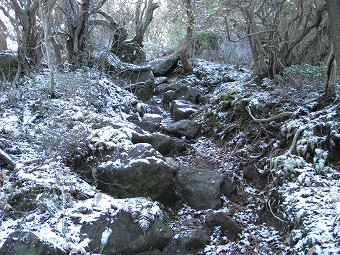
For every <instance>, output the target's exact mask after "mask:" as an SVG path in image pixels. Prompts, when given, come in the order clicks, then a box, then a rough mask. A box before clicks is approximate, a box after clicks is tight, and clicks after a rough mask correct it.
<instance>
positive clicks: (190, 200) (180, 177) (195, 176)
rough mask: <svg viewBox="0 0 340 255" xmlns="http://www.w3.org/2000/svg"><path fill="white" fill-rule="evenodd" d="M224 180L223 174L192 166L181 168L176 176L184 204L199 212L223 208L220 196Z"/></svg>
mask: <svg viewBox="0 0 340 255" xmlns="http://www.w3.org/2000/svg"><path fill="white" fill-rule="evenodd" d="M224 179H225V176H224V175H223V174H221V173H216V172H213V171H209V170H206V169H200V168H196V167H191V166H180V168H179V171H178V174H177V176H176V180H177V183H178V186H179V188H180V191H181V196H182V200H183V202H185V203H187V204H188V205H189V206H191V207H192V208H194V209H197V210H205V209H218V208H220V207H221V206H222V201H221V198H220V196H221V186H222V185H223V183H224Z"/></svg>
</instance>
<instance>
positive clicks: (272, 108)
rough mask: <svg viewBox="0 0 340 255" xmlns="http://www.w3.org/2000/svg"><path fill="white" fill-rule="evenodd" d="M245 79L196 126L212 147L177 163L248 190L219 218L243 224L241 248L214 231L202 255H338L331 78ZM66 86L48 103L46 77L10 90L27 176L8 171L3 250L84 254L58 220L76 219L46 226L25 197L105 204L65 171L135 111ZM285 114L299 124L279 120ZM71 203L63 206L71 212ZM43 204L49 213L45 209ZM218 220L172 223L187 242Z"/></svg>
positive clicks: (90, 84)
mask: <svg viewBox="0 0 340 255" xmlns="http://www.w3.org/2000/svg"><path fill="white" fill-rule="evenodd" d="M196 68H198V69H199V68H201V69H202V68H203V69H204V70H205V72H206V73H210V75H211V77H212V76H218V75H220V74H219V73H218V70H220V68H221V66H219V65H216V64H213V63H208V62H207V63H206V62H204V64H202V63H201V65H198V67H196ZM244 72H245V71H244V70H243V69H240V76H239V77H242V78H240V79H238V80H236V81H234V82H221V83H218V84H215V85H214V86H212V87H210V88H209V91H210V92H209V94H208V97H209V103H208V104H207V105H206V107H205V108H204V109H203V110H202V111H200V112H199V113H198V114H196V115H195V117H194V120H196V121H197V122H199V123H200V124H201V126H202V131H201V133H202V135H201V136H200V137H198V138H197V139H194V140H191V141H190V143H189V146H188V149H187V150H186V152H185V153H183V154H182V155H178V156H176V158H175V160H176V162H178V163H183V164H187V165H195V166H202V165H203V166H207V167H209V168H214V169H215V170H216V171H219V172H223V173H227V174H228V175H229V176H230V178H231V179H232V180H233V181H234V183H235V184H236V186H237V191H236V193H235V194H233V195H232V196H230V197H222V199H223V207H222V208H221V209H220V210H219V211H223V212H226V213H228V215H230V216H231V217H232V219H233V220H235V221H236V222H237V223H239V224H240V226H241V227H242V234H241V236H240V238H239V240H238V241H230V240H228V239H227V238H226V237H224V236H223V235H222V234H221V230H220V229H219V228H215V229H214V233H213V235H212V236H211V242H210V244H209V245H207V246H206V247H205V248H204V249H202V250H200V251H197V252H195V253H194V254H211V255H212V254H273V255H274V254H308V255H312V254H319V255H321V254H339V253H340V240H339V238H340V216H339V215H340V192H339V191H340V155H339V154H340V152H339V151H340V124H339V120H340V111H339V101H333V102H328V103H327V102H320V95H321V94H322V81H323V78H322V75H321V73H322V70H321V71H320V69H318V68H315V67H311V66H300V67H292V68H291V69H289V70H288V71H287V73H286V74H285V75H286V76H282V77H281V78H280V79H276V80H275V81H271V80H269V79H265V80H263V81H262V83H261V84H257V83H256V82H255V81H254V80H253V79H252V78H251V77H250V75H248V74H244ZM211 77H210V78H211ZM59 78H60V82H57V87H56V94H57V95H58V98H57V99H48V98H47V96H46V95H47V90H46V84H47V82H48V77H47V75H46V74H45V73H40V74H36V75H35V76H34V79H27V80H22V81H21V84H20V86H18V87H17V88H14V87H11V86H12V85H10V84H9V85H8V87H6V88H5V87H3V88H1V90H2V91H1V95H0V103H1V108H0V148H2V149H3V150H5V152H6V153H7V154H8V155H10V156H11V157H12V158H13V160H14V161H15V162H16V164H18V165H17V167H18V168H19V169H21V170H19V171H17V172H14V171H12V170H10V169H8V168H6V167H5V165H4V164H2V165H1V171H2V177H1V178H0V182H1V187H0V202H1V206H2V207H0V212H1V214H0V217H1V218H0V220H1V225H0V232H1V234H0V246H1V245H2V244H3V243H4V241H5V240H6V237H7V236H8V235H9V234H11V233H12V232H14V231H15V230H17V229H18V228H21V229H25V230H30V231H33V232H34V233H37V235H40V236H41V238H43V239H44V240H45V241H47V242H49V243H52V244H54V246H56V247H59V248H61V249H63V250H70V249H72V248H75V247H77V245H79V242H80V239H79V233H78V232H79V229H77V226H67V228H68V229H67V230H65V229H64V227H65V226H63V224H62V223H61V222H59V221H58V220H57V218H58V217H59V216H60V215H59V214H67V213H72V210H73V209H72V208H70V207H67V210H65V208H66V207H63V206H59V207H55V208H54V209H55V211H54V212H53V213H49V214H47V215H46V214H41V213H40V212H41V211H40V210H33V211H32V210H31V208H29V209H27V208H26V209H27V210H26V209H25V210H26V211H25V210H24V209H22V207H20V208H21V209H20V210H22V211H19V210H17V209H16V206H17V205H16V204H15V203H12V202H13V201H15V198H19V197H21V196H20V195H18V194H22V193H24V192H25V190H26V191H27V190H32V189H34V188H35V189H47V190H51V189H52V188H53V187H55V188H56V189H58V190H60V189H62V190H63V191H65V193H68V192H70V193H74V191H75V190H76V191H77V192H76V193H82V194H84V195H85V196H87V197H88V198H89V199H92V200H94V199H96V194H97V193H98V190H97V189H96V187H93V186H91V185H89V184H88V183H86V182H85V181H84V180H82V179H81V178H79V176H78V175H76V174H75V173H73V172H72V171H70V168H68V167H67V166H66V165H65V164H64V163H63V162H64V159H65V158H67V157H69V156H70V155H72V156H74V155H81V153H82V151H83V150H85V147H86V146H88V144H89V143H91V142H88V141H91V139H92V140H95V141H96V142H107V140H106V138H105V134H104V133H103V134H99V133H98V131H96V132H97V133H96V134H95V130H94V129H93V126H95V125H96V123H99V122H100V121H106V120H107V119H108V118H110V119H111V120H112V119H113V120H114V121H115V122H116V123H121V124H122V125H124V123H125V122H126V118H127V117H128V116H129V114H131V102H132V101H133V100H136V99H135V98H134V97H133V95H131V94H130V93H128V92H126V91H124V90H122V89H120V88H118V87H115V86H113V85H112V84H111V82H110V80H109V79H107V78H105V77H104V76H102V75H100V74H98V73H92V72H90V71H89V72H78V73H72V74H70V73H69V74H66V75H61V76H60V77H59ZM182 78H183V77H182ZM208 78H209V77H208ZM176 79H177V78H176ZM184 79H185V78H184ZM94 84H96V85H94ZM103 102H105V104H103ZM247 107H248V108H247ZM282 112H289V113H290V114H288V115H287V116H284V117H283V118H277V119H275V120H270V118H271V117H272V116H275V115H278V114H280V113H282ZM250 114H253V115H254V116H255V117H254V116H251V115H250ZM252 117H253V118H252ZM260 120H261V121H260ZM262 120H263V121H262ZM77 121H79V122H81V124H79V123H78V122H77ZM77 123H78V124H79V125H78V124H77ZM70 125H71V126H72V130H71V131H70V129H69V127H68V126H70ZM124 135H125V134H124V132H120V131H119V132H118V131H117V133H116V134H115V137H114V138H112V137H111V138H110V139H111V140H112V139H116V140H115V142H116V144H119V146H124V142H125V140H124V139H121V138H122V137H124ZM125 136H126V135H125ZM65 137H67V138H68V139H67V141H66V140H65ZM85 141H86V142H85ZM92 142H93V141H92ZM126 142H129V141H126ZM75 152H76V153H75ZM249 169H251V174H250V172H249V171H250V170H249ZM61 172H62V173H63V175H62V176H60V173H61ZM58 176H59V177H58ZM32 199H33V200H36V199H39V198H37V197H34V196H33V198H32ZM73 199H75V198H73ZM51 200H52V199H51ZM60 200H61V202H60V204H61V205H62V204H63V203H66V202H67V199H64V200H63V199H62V198H60ZM41 201H42V202H41V204H42V206H45V207H46V206H47V207H49V208H50V206H51V205H46V204H44V203H45V202H44V201H46V199H42V200H41ZM102 201H105V199H103V200H102ZM81 203H84V204H85V201H74V204H75V205H74V207H80V206H81ZM117 203H119V202H117ZM43 204H44V205H43ZM101 206H102V208H101V210H102V211H105V210H106V209H105V206H104V205H101ZM26 207H30V205H29V204H28V205H27V204H26ZM52 207H53V206H52ZM211 211H212V210H203V211H199V210H195V209H192V208H190V207H189V206H187V205H183V207H181V208H178V209H176V210H173V211H172V212H173V214H172V215H171V217H172V219H171V221H170V223H169V224H170V226H171V227H172V229H173V230H174V232H175V234H179V233H181V232H183V231H187V230H190V229H192V228H196V227H199V226H203V225H204V224H205V223H204V222H205V221H204V220H205V216H206V215H207V213H209V212H211ZM58 215H59V216H58ZM77 231H78V232H77ZM39 232H40V234H39Z"/></svg>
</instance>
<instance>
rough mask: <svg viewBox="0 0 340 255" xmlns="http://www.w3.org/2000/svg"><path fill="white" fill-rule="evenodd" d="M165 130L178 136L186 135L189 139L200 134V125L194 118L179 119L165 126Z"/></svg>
mask: <svg viewBox="0 0 340 255" xmlns="http://www.w3.org/2000/svg"><path fill="white" fill-rule="evenodd" d="M163 128H164V130H165V131H166V132H168V133H170V134H173V135H175V136H177V137H183V136H185V137H186V138H187V139H193V138H195V137H196V135H197V134H198V131H199V130H200V126H199V125H198V124H197V123H196V122H194V121H192V120H179V121H176V122H173V123H170V124H168V125H164V126H163Z"/></svg>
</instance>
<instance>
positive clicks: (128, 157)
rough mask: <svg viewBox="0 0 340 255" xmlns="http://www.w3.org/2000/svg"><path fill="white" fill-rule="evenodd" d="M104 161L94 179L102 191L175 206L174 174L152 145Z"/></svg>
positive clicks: (136, 147)
mask: <svg viewBox="0 0 340 255" xmlns="http://www.w3.org/2000/svg"><path fill="white" fill-rule="evenodd" d="M101 160H102V161H101V163H100V164H99V165H98V167H97V168H96V174H95V178H96V181H97V182H98V188H99V189H101V190H102V191H104V192H106V193H108V194H111V195H114V196H116V197H118V198H129V197H150V198H151V199H153V200H157V201H160V202H161V203H163V204H165V205H173V204H174V203H175V202H176V195H175V181H174V178H173V175H172V170H171V168H170V167H169V165H168V164H167V163H166V162H165V159H164V157H163V156H162V155H161V154H159V153H158V152H157V151H156V150H155V149H153V148H152V146H151V145H150V144H146V143H139V144H136V145H132V146H130V147H129V148H128V149H126V150H125V151H115V152H113V153H111V154H108V155H106V156H104V155H103V158H102V159H101ZM92 173H93V171H92Z"/></svg>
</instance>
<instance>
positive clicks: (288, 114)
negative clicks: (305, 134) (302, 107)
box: [246, 106, 296, 123]
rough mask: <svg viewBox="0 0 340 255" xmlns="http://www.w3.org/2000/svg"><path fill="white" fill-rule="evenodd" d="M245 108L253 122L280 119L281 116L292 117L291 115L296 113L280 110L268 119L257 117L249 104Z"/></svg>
mask: <svg viewBox="0 0 340 255" xmlns="http://www.w3.org/2000/svg"><path fill="white" fill-rule="evenodd" d="M246 110H247V112H248V113H249V116H250V117H251V118H252V120H253V121H254V122H257V123H264V122H271V121H274V120H277V119H282V118H285V117H292V116H295V114H296V113H295V112H281V113H279V114H277V115H275V116H272V117H270V118H268V119H257V118H255V117H254V115H253V114H252V113H251V111H250V107H249V106H247V107H246Z"/></svg>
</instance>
